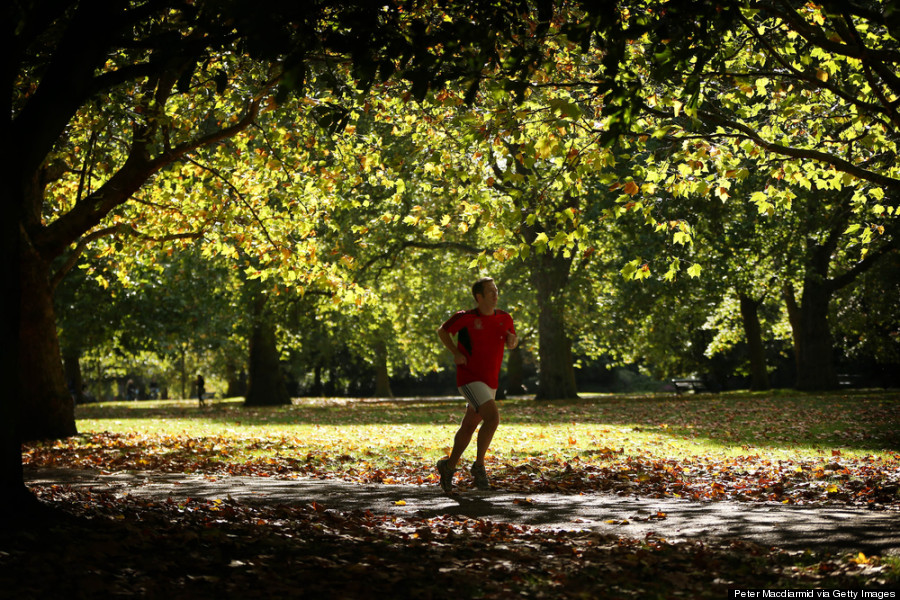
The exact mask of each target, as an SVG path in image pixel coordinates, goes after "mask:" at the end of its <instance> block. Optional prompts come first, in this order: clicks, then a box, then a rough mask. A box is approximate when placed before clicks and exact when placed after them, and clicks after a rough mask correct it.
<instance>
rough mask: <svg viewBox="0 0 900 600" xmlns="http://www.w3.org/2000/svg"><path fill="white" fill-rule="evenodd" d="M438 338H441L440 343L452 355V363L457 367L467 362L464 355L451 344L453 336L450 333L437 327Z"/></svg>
mask: <svg viewBox="0 0 900 600" xmlns="http://www.w3.org/2000/svg"><path fill="white" fill-rule="evenodd" d="M437 334H438V337H439V338H441V341H442V342H443V343H444V345H445V346H446V347H447V350H449V351H450V352H452V353H453V362H454V363H456V364H457V365H464V364H466V363H467V362H468V359H466V355H465V354H463V353H462V352H460V351H459V348H457V347H456V344H454V343H453V336H452V335H450V332H449V331H447V330H446V329H444V328H443V327H438V330H437Z"/></svg>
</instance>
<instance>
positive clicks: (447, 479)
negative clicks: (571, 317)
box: [437, 277, 519, 494]
mask: <svg viewBox="0 0 900 600" xmlns="http://www.w3.org/2000/svg"><path fill="white" fill-rule="evenodd" d="M472 295H473V296H475V303H476V304H477V306H476V307H475V308H473V309H471V310H465V311H459V312H458V313H456V314H454V315H453V316H451V317H450V318H449V319H447V321H445V322H444V324H443V325H441V326H440V327H439V328H438V331H437V333H438V337H440V338H441V342H443V344H444V346H446V347H447V349H448V350H449V351H450V352H451V353H452V354H453V362H454V363H455V364H456V385H457V387H458V388H459V391H460V393H461V394H462V395H463V397H464V398H465V399H466V400H467V401H468V405H467V406H466V414H465V416H464V417H463V420H462V423H461V424H460V426H459V430H458V431H457V432H456V436H455V437H454V438H453V451H452V452H451V453H450V456H449V457H447V458H442V459H441V460H439V461H438V463H437V470H438V473H439V474H440V476H441V487H442V488H443V490H444V492H446V493H448V494H449V493H450V492H451V491H452V489H453V474H454V473H455V472H456V465H457V463H458V462H459V459H460V457H461V456H462V454H463V452H464V451H465V449H466V447H468V445H469V442H470V441H471V440H472V435H473V434H474V433H475V430H476V429H477V428H478V424H479V423H481V429H480V430H479V431H478V440H477V449H478V450H477V454H476V457H475V462H474V463H473V464H472V476H473V477H474V478H475V485H476V486H477V487H478V489H482V490H483V489H490V483H489V482H488V478H487V473H486V472H485V469H484V455H485V454H486V453H487V450H488V447H489V446H490V445H491V440H492V439H493V437H494V432H495V431H496V430H497V425H499V424H500V413H499V412H498V410H497V402H496V397H497V387H498V385H499V378H500V367H501V365H502V364H503V349H504V347H506V348H509V349H510V350H512V349H513V348H515V347H516V346H517V345H518V344H519V338H518V336H516V330H515V327H514V326H513V320H512V317H511V316H510V315H509V313H506V312H504V311H502V310H497V300H498V298H499V296H500V294H499V291H498V290H497V285H496V284H495V283H494V280H493V279H491V278H490V277H485V278H482V279H479V280H478V281H476V282H475V284H474V285H473V286H472ZM454 335H455V336H456V343H454V341H453V336H454Z"/></svg>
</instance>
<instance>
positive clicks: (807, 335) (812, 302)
mask: <svg viewBox="0 0 900 600" xmlns="http://www.w3.org/2000/svg"><path fill="white" fill-rule="evenodd" d="M830 300H831V291H830V289H829V287H828V285H827V282H819V281H816V280H815V279H814V278H807V279H806V281H804V282H803V298H802V299H801V301H800V306H799V312H798V314H797V317H796V319H795V320H794V321H792V324H793V322H796V329H794V330H793V334H794V349H795V351H796V360H797V383H796V387H797V389H799V390H833V389H836V388H837V387H838V379H837V372H836V370H835V368H834V344H833V340H832V337H831V328H830V327H829V325H828V303H829V302H830Z"/></svg>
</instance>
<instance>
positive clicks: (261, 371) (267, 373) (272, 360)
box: [244, 300, 291, 406]
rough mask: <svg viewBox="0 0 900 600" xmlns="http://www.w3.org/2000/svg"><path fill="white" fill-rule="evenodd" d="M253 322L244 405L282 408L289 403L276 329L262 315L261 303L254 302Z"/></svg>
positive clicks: (262, 306) (265, 316) (289, 397)
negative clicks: (254, 314) (254, 317)
mask: <svg viewBox="0 0 900 600" xmlns="http://www.w3.org/2000/svg"><path fill="white" fill-rule="evenodd" d="M255 312H256V319H255V323H254V326H253V331H252V333H251V334H250V373H249V375H248V380H247V396H246V398H245V400H244V403H245V404H246V405H247V406H282V405H285V404H290V403H291V396H290V394H288V391H287V385H285V382H284V375H282V373H281V362H280V360H279V354H278V346H277V344H276V339H275V326H274V325H273V324H272V321H271V320H270V319H269V318H268V315H266V313H265V308H264V300H258V301H257V302H256V311H255Z"/></svg>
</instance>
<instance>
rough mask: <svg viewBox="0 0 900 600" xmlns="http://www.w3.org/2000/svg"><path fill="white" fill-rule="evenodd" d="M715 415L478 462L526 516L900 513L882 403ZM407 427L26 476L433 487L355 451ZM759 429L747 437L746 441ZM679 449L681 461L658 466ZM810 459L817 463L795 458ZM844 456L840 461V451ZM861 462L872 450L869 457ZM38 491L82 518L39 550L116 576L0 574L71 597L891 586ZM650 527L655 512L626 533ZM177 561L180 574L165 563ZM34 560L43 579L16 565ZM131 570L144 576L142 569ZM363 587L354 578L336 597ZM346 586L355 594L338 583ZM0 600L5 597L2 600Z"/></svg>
mask: <svg viewBox="0 0 900 600" xmlns="http://www.w3.org/2000/svg"><path fill="white" fill-rule="evenodd" d="M711 404H714V403H702V404H701V403H697V402H694V403H684V402H680V401H675V402H665V403H658V402H657V403H641V402H633V403H631V404H630V405H629V406H628V407H627V415H625V414H623V412H624V409H623V407H621V406H618V405H617V404H616V402H608V403H605V404H604V405H602V406H600V408H599V409H598V407H597V406H592V405H590V403H568V404H563V405H560V406H559V407H558V408H557V410H556V412H555V414H554V419H555V420H554V422H552V423H549V424H548V423H545V422H542V421H546V420H547V409H546V407H535V405H534V404H533V403H522V404H518V405H517V404H515V403H513V404H512V406H511V407H510V408H511V409H512V410H509V411H507V413H506V414H507V415H508V416H507V417H506V421H505V422H507V423H509V422H510V421H512V425H511V426H509V427H507V428H506V429H507V437H506V438H502V437H501V438H499V439H498V441H497V443H496V444H495V446H496V448H497V450H496V451H495V452H493V454H492V455H491V457H490V459H489V462H490V470H491V476H492V483H493V485H494V487H495V488H499V489H502V490H506V491H511V492H514V493H517V494H519V493H520V494H521V498H520V499H519V500H517V504H521V505H528V504H529V503H531V502H533V501H532V500H531V499H530V498H529V497H528V495H529V494H536V493H541V492H553V493H559V494H584V493H606V494H618V495H622V496H643V497H649V498H682V499H687V500H692V501H698V502H710V501H721V500H730V501H739V502H780V503H785V504H807V505H821V506H834V505H842V506H858V507H867V508H869V509H872V508H875V509H882V510H898V507H900V494H898V483H900V477H898V472H900V469H898V459H900V456H898V454H897V452H896V448H897V446H896V445H895V444H894V441H895V438H893V437H891V435H892V434H891V433H890V432H891V429H890V427H892V426H895V425H896V424H897V417H896V412H891V411H890V410H888V411H887V412H886V410H885V407H887V409H891V408H893V409H896V398H893V399H891V400H890V401H889V402H887V403H885V402H884V401H882V400H878V401H873V402H871V403H866V402H858V401H855V402H852V403H847V406H846V408H845V409H844V410H847V411H855V412H854V413H853V414H854V419H844V420H843V421H840V419H838V421H839V422H843V423H844V424H845V425H842V428H841V429H839V430H832V431H825V430H822V429H821V426H822V424H824V423H828V422H829V421H830V420H831V421H834V416H835V406H836V403H835V402H831V403H824V405H823V407H822V409H821V410H820V411H818V412H817V411H816V410H815V409H814V407H813V409H810V408H809V405H808V404H807V403H802V405H803V406H804V408H803V412H802V413H800V412H799V411H800V406H801V404H792V403H791V402H782V403H780V404H779V406H780V407H781V408H782V412H781V413H780V415H779V418H778V422H777V423H776V422H774V420H773V419H772V417H771V416H770V415H771V414H772V413H771V406H769V407H763V408H762V409H760V408H759V405H760V404H765V402H763V403H760V402H759V401H758V399H757V400H753V401H748V402H740V401H738V402H731V403H729V404H728V407H727V408H728V410H722V407H721V406H720V407H716V406H714V405H713V406H710V405H711ZM838 405H840V406H844V404H841V403H838ZM316 408H317V407H315V406H313V407H310V406H304V407H301V409H300V411H297V409H296V407H293V408H292V410H291V411H289V413H288V415H287V418H289V419H293V420H294V421H295V422H297V421H300V422H302V421H303V420H304V419H306V420H307V422H308V421H309V420H312V419H313V418H315V417H316V416H321V414H322V413H318V414H317V415H311V414H309V411H311V410H312V411H315V409H316ZM686 408H690V410H685V409H686ZM403 412H404V411H394V412H393V413H391V414H390V415H388V416H385V414H386V413H373V414H365V415H363V414H360V413H356V414H355V415H354V419H356V420H359V421H360V422H363V423H364V422H367V421H368V422H375V423H374V424H373V423H369V425H368V426H367V425H365V424H364V425H351V424H349V423H347V422H340V420H338V422H337V424H336V425H334V426H329V425H328V424H327V423H326V424H325V425H323V426H321V427H319V426H317V427H316V432H315V436H314V437H315V439H312V440H311V439H310V437H309V436H308V435H300V434H296V433H290V430H288V432H285V431H284V430H279V429H273V430H272V431H271V432H267V430H266V429H265V426H264V425H263V426H262V427H261V428H260V427H257V428H254V429H252V431H253V432H254V435H248V434H247V431H249V430H248V429H242V428H241V427H238V426H235V427H234V428H233V430H231V431H222V429H221V428H219V429H215V428H213V429H211V430H210V431H208V432H206V433H204V434H202V435H198V434H197V433H196V432H195V431H192V432H188V431H184V432H181V433H177V432H174V433H173V432H167V433H161V432H154V431H141V430H120V431H105V430H99V431H98V430H95V431H89V432H86V433H83V434H81V435H79V436H75V437H73V438H70V439H68V440H63V441H58V442H54V443H45V444H32V445H29V446H27V447H26V448H25V453H24V455H23V458H24V462H25V463H26V464H29V465H32V466H36V467H39V466H47V467H67V468H91V469H101V470H104V471H106V472H115V471H150V472H164V473H201V474H205V475H207V476H210V477H216V476H226V475H250V476H260V477H276V478H297V477H316V478H337V479H343V480H347V481H354V482H359V483H381V484H394V483H397V484H418V485H422V484H426V485H437V477H436V475H435V473H434V472H433V461H434V456H433V455H429V454H428V452H429V449H428V448H427V447H425V448H423V447H422V443H421V440H419V439H417V437H416V436H417V434H416V433H415V432H414V431H412V432H411V431H406V430H404V429H403V427H405V426H400V427H401V429H399V430H395V431H392V432H391V435H389V436H385V437H387V438H389V439H390V442H383V443H373V440H372V439H371V438H369V439H367V438H366V436H367V435H371V434H372V432H373V431H374V430H382V429H383V428H384V427H385V426H394V425H397V424H396V423H395V422H394V421H395V420H397V419H400V420H402V419H409V418H410V415H409V414H408V413H409V411H406V412H407V414H406V415H405V416H404V415H403V414H402V413H403ZM826 413H828V414H826ZM763 414H765V415H766V416H765V418H762V417H761V415H763ZM736 415H739V416H740V415H742V416H740V417H738V416H736ZM886 415H887V416H886ZM420 417H421V415H420ZM626 417H627V419H626ZM755 417H759V418H758V419H757V420H756V421H754V420H753V419H754V418H755ZM245 418H246V417H245ZM738 418H740V419H743V421H744V423H751V427H750V430H751V433H750V434H748V433H747V429H748V428H747V427H746V426H744V427H743V428H741V427H738V426H737V425H736V424H735V421H736V419H738ZM269 419H272V420H274V421H276V422H277V421H279V420H284V419H285V416H284V415H282V416H278V415H277V414H274V413H273V414H266V415H264V416H263V418H262V419H261V421H268V420H269ZM379 419H383V420H386V421H388V422H389V423H387V424H386V423H383V422H381V423H379V422H377V421H378V420H379ZM429 419H430V420H432V421H433V422H440V423H441V424H442V425H441V426H442V428H443V429H442V431H443V432H444V435H446V433H447V431H448V430H447V428H448V425H447V424H446V411H436V412H434V414H430V413H429V414H427V415H425V417H424V420H425V421H428V420H429ZM247 420H248V421H249V420H250V419H247ZM391 423H394V425H391ZM885 423H887V426H888V428H887V429H885V428H883V425H884V424H885ZM847 424H849V425H847ZM502 429H503V428H501V430H502ZM398 431H399V433H401V434H403V435H398ZM894 431H896V430H894ZM710 432H718V433H717V435H718V439H719V440H720V441H721V440H726V441H728V446H729V447H728V448H726V449H725V450H723V451H721V452H718V451H716V452H712V451H711V452H705V453H700V454H690V453H688V452H686V451H685V448H686V447H690V446H689V444H690V443H692V441H693V440H695V439H697V438H702V437H715V436H713V435H711V434H710ZM885 432H887V433H885ZM498 433H499V432H498ZM404 435H405V437H404ZM630 436H633V437H634V438H636V440H637V441H635V440H632V439H630ZM731 437H734V438H735V439H729V438H731ZM675 438H680V439H681V441H680V442H679V444H680V445H679V446H677V447H675V448H674V449H673V448H672V447H671V444H672V440H673V439H675ZM810 440H821V441H822V442H823V444H822V445H820V446H818V447H816V448H815V449H814V451H809V450H808V448H806V446H809V443H810ZM872 440H874V442H872ZM842 441H843V442H846V443H843V444H840V443H836V442H842ZM870 442H872V443H870ZM686 444H687V446H686ZM426 446H427V444H426ZM876 446H880V447H882V448H886V449H882V450H875V449H874V447H876ZM706 447H708V446H706ZM801 448H804V449H803V450H802V451H801ZM859 448H863V449H864V451H862V452H860V451H859ZM866 448H871V449H872V451H871V452H870V451H868V450H865V449H866ZM523 449H524V450H523ZM735 449H737V450H735ZM492 450H493V449H492ZM464 485H465V484H464ZM35 489H36V492H37V493H38V494H39V495H40V496H41V497H42V498H43V499H44V500H46V501H47V502H49V503H51V504H52V505H55V506H59V507H61V508H62V509H63V510H64V511H66V512H68V513H70V514H73V515H75V516H76V517H77V519H75V520H74V521H73V522H69V524H67V525H65V526H63V525H57V526H56V527H57V528H62V529H64V531H62V532H60V531H56V532H55V533H54V534H53V535H57V536H58V537H60V538H61V539H65V540H67V543H68V544H76V543H78V544H81V543H83V544H85V545H87V546H88V547H90V546H91V545H92V544H93V545H96V548H95V550H96V553H97V555H99V556H101V557H103V559H104V563H106V562H108V561H109V560H111V559H113V558H114V559H115V560H113V562H114V563H115V564H116V565H122V564H123V561H124V563H125V564H124V566H121V568H119V566H116V567H115V568H114V567H112V566H99V567H98V566H96V565H91V566H90V567H88V566H86V565H85V564H83V562H84V561H83V560H82V559H80V558H75V557H78V556H82V554H79V553H74V554H73V553H72V548H70V547H67V546H66V544H63V545H61V546H59V547H56V546H54V544H52V543H51V544H46V545H45V546H43V547H41V548H40V549H39V548H37V547H34V546H31V547H30V546H29V543H32V542H33V543H34V544H37V543H38V540H39V539H40V537H41V536H40V535H30V537H29V534H27V533H26V534H9V535H14V539H13V538H6V539H4V541H6V542H10V541H14V542H15V544H12V545H8V544H6V543H4V544H3V546H2V548H3V551H0V565H3V566H4V569H3V572H4V573H10V574H12V573H20V572H28V571H29V570H32V571H33V570H34V569H35V568H37V567H29V566H28V565H29V564H34V565H37V564H40V563H43V564H53V563H54V561H57V560H58V561H60V563H61V564H63V565H67V564H71V563H75V564H72V567H73V569H78V573H79V577H81V578H83V579H86V580H87V579H90V580H91V581H86V582H85V586H86V587H85V589H102V590H104V591H107V592H108V591H112V592H113V593H115V590H117V589H120V590H125V589H127V590H130V591H129V593H132V594H133V593H137V594H138V595H148V594H151V593H152V595H157V594H159V595H163V594H165V595H173V596H174V597H182V596H188V595H191V596H196V595H197V594H199V595H201V596H202V595H211V594H213V593H215V594H216V595H221V594H223V593H236V592H237V591H238V590H239V591H240V592H241V594H242V595H243V597H253V593H249V594H248V591H252V590H265V593H262V592H260V593H259V594H258V595H259V596H265V597H271V596H274V595H278V594H279V591H280V590H281V591H284V592H285V593H287V590H290V593H291V594H292V595H298V592H297V589H298V587H302V588H303V590H304V591H303V592H302V593H300V594H299V595H301V596H305V595H309V596H312V595H320V594H322V593H325V592H324V591H323V590H328V595H330V596H335V595H337V596H344V597H374V596H379V595H382V594H383V593H387V592H390V593H398V591H402V592H403V593H404V594H405V595H409V596H410V597H423V598H441V597H451V596H452V597H457V596H459V594H468V595H472V596H473V597H486V598H490V597H511V596H523V597H545V596H549V595H553V596H554V597H581V596H583V595H590V594H591V593H593V592H592V590H593V591H596V590H597V589H601V588H602V589H603V590H604V593H605V595H606V596H608V597H614V598H615V597H622V598H626V597H634V596H637V595H644V594H647V593H650V594H658V595H661V596H664V597H678V596H681V595H684V596H686V597H723V595H724V594H725V593H726V591H725V590H727V588H728V587H729V586H732V587H733V586H740V587H773V586H775V587H779V586H780V587H785V588H787V587H795V588H797V587H819V586H823V585H828V586H832V585H833V586H839V587H840V586H844V587H861V586H864V585H868V586H872V585H875V586H882V585H888V584H890V585H896V583H897V572H898V568H897V566H896V564H894V563H892V562H891V561H890V560H887V561H885V560H884V559H882V558H881V557H877V556H876V557H866V556H861V555H859V554H857V555H848V556H844V557H837V556H832V555H817V554H811V553H806V554H797V553H792V552H787V551H783V550H779V549H777V548H764V547H761V546H759V545H756V544H752V543H749V542H734V543H731V544H721V543H713V542H711V541H709V542H707V543H705V544H704V543H701V542H678V543H671V542H668V541H667V540H665V539H664V538H662V537H659V536H657V535H655V534H651V535H649V536H647V538H644V539H628V538H623V537H618V536H614V535H609V534H600V533H596V532H572V531H558V532H554V531H547V530H544V529H541V530H538V529H530V528H528V527H525V526H521V525H516V524H509V523H497V522H492V521H489V520H483V519H460V518H459V517H453V516H449V515H447V516H442V517H436V518H431V519H416V518H401V517H397V516H385V515H375V514H371V513H355V512H350V513H346V512H339V511H335V510H331V509H328V508H327V507H326V506H322V505H311V506H308V507H286V506H270V507H260V506H253V507H251V506H247V505H243V504H241V503H238V502H234V501H231V500H228V499H224V500H216V501H208V502H207V501H196V500H195V501H190V500H189V501H187V502H182V503H178V502H169V503H154V502H148V501H143V500H137V499H134V498H131V497H128V496H126V497H125V498H114V497H112V496H108V495H102V494H99V493H94V494H92V493H90V492H86V491H83V490H74V489H71V488H67V487H65V486H52V487H43V488H42V487H40V486H38V487H37V488H35ZM665 517H666V516H665V513H662V512H657V513H656V514H653V515H649V516H644V517H639V518H641V519H646V520H648V521H649V520H664V519H665ZM123 531H124V532H126V533H127V535H122V533H123ZM15 535H24V536H25V538H24V539H22V538H21V537H15ZM76 540H82V541H76ZM22 544H24V545H22ZM13 548H16V549H15V550H13ZM29 548H30V550H29ZM170 548H171V549H172V550H169V549H170ZM178 548H181V549H182V550H183V551H184V553H185V554H184V556H187V557H189V558H190V560H189V561H183V560H181V559H180V557H179V556H178V552H177V549H178ZM30 552H31V554H29V553H30ZM34 553H37V555H40V556H42V557H46V559H47V560H43V559H42V560H41V561H31V562H29V559H28V557H29V556H30V557H31V558H33V557H34V555H35V554H34ZM141 556H143V557H145V559H144V560H143V561H141V560H139V559H138V558H137V557H141ZM148 556H152V557H153V558H152V560H147V559H146V557H148ZM130 557H135V558H134V559H132V558H130ZM48 561H49V562H48ZM79 562H81V563H82V564H78V563H79ZM5 567H10V568H5ZM63 571H65V569H63ZM163 574H165V577H163V576H162V575H163ZM362 574H365V578H362V579H360V578H357V577H348V576H349V575H362ZM10 576H11V575H10ZM3 577H6V575H4V576H3ZM28 579H29V580H31V579H33V580H34V583H33V584H32V585H34V586H38V587H42V589H43V591H44V592H46V591H47V590H52V589H53V586H54V585H56V584H55V583H53V579H52V578H50V579H47V578H42V577H38V576H37V575H35V577H34V578H28ZM357 580H360V581H364V582H365V583H353V582H354V581H357ZM5 583H6V582H5V581H3V578H2V577H0V584H2V585H5ZM59 585H63V584H62V583H61V582H60V583H59ZM32 591H34V592H35V595H43V593H41V594H38V592H41V591H42V590H37V589H35V590H32ZM51 595H52V594H51Z"/></svg>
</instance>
